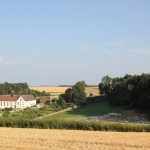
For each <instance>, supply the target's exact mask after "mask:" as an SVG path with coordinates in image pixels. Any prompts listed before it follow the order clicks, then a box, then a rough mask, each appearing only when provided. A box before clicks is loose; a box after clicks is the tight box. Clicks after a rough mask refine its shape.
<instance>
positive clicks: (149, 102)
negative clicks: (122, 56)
mask: <svg viewBox="0 0 150 150" xmlns="http://www.w3.org/2000/svg"><path fill="white" fill-rule="evenodd" d="M99 90H100V94H102V95H106V97H107V100H108V102H109V103H110V104H111V105H112V106H119V105H120V106H121V105H122V106H127V107H130V108H139V109H150V74H142V75H133V76H132V75H125V76H124V77H116V78H111V77H109V76H105V77H103V78H102V81H101V83H100V84H99Z"/></svg>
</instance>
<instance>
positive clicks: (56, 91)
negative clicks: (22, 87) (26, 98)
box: [29, 86, 99, 99]
mask: <svg viewBox="0 0 150 150" xmlns="http://www.w3.org/2000/svg"><path fill="white" fill-rule="evenodd" d="M29 88H30V89H32V90H37V91H40V92H43V91H45V92H48V93H50V94H51V99H52V98H58V96H59V95H60V94H63V93H64V92H65V91H66V90H67V89H68V88H71V86H30V87H29ZM85 92H86V93H87V95H89V94H90V93H92V94H93V95H94V96H97V95H99V89H98V87H96V86H91V87H86V88H85Z"/></svg>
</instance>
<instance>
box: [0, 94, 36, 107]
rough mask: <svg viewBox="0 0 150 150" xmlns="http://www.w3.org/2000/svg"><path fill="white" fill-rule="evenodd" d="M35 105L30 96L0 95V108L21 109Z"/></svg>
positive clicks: (33, 99) (34, 100)
mask: <svg viewBox="0 0 150 150" xmlns="http://www.w3.org/2000/svg"><path fill="white" fill-rule="evenodd" d="M34 105H36V99H35V98H34V97H33V96H32V95H0V108H6V107H7V108H10V107H12V108H13V109H23V108H26V107H31V106H34Z"/></svg>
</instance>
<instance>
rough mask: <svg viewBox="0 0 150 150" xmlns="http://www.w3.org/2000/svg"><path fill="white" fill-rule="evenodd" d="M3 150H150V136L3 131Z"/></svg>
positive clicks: (116, 133)
mask: <svg viewBox="0 0 150 150" xmlns="http://www.w3.org/2000/svg"><path fill="white" fill-rule="evenodd" d="M0 139H1V140H0V141H1V142H0V149H1V150H137V149H138V150H139V149H141V150H149V149H150V140H149V139H150V133H145V132H142V133H135V132H134V133H133V132H128V133H127V132H123V133H122V132H97V131H77V130H74V131H72V130H49V129H20V128H17V129H16V128H0Z"/></svg>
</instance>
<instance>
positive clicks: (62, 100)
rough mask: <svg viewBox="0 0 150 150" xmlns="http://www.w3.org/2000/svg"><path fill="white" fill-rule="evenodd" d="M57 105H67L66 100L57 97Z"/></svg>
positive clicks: (63, 107) (64, 106) (63, 106)
mask: <svg viewBox="0 0 150 150" xmlns="http://www.w3.org/2000/svg"><path fill="white" fill-rule="evenodd" d="M56 103H57V105H59V106H60V107H61V108H62V109H65V108H66V107H67V104H66V101H65V100H64V99H63V98H62V97H59V99H58V100H57V101H56Z"/></svg>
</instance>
